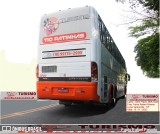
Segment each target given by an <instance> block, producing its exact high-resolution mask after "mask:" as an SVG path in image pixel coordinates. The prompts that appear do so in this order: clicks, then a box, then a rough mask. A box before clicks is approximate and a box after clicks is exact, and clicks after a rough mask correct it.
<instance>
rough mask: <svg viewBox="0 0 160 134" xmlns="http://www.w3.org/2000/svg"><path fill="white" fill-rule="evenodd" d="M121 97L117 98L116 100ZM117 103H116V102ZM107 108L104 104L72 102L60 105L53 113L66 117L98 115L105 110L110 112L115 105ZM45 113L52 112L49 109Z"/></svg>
mask: <svg viewBox="0 0 160 134" xmlns="http://www.w3.org/2000/svg"><path fill="white" fill-rule="evenodd" d="M120 99H122V98H119V99H118V100H117V102H118V101H119V100H120ZM116 104H117V103H116ZM116 104H115V106H114V107H111V108H108V107H107V106H106V105H97V104H73V105H71V106H68V107H66V106H63V105H60V107H59V108H58V109H56V111H54V114H55V115H58V116H63V117H64V116H66V117H88V116H94V115H100V114H104V113H107V112H111V111H112V109H114V108H115V107H116ZM47 114H53V113H52V112H51V111H50V113H47Z"/></svg>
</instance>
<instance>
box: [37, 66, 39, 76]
mask: <svg viewBox="0 0 160 134" xmlns="http://www.w3.org/2000/svg"><path fill="white" fill-rule="evenodd" d="M38 76H39V66H38V65H37V67H36V77H37V78H38Z"/></svg>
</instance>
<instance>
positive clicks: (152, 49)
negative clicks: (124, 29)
mask: <svg viewBox="0 0 160 134" xmlns="http://www.w3.org/2000/svg"><path fill="white" fill-rule="evenodd" d="M117 1H118V2H122V3H124V2H125V0H117ZM128 1H129V3H130V5H131V6H130V8H131V9H132V10H133V13H137V14H138V15H140V16H141V18H138V19H135V18H134V19H135V20H136V21H135V20H134V21H133V22H137V20H138V21H139V20H140V21H139V23H138V24H136V26H130V27H129V30H130V36H131V37H135V38H138V42H137V45H136V46H135V52H136V54H137V55H136V57H135V60H136V62H137V65H138V66H141V69H142V70H143V72H144V74H145V75H146V76H148V77H150V78H158V77H159V71H160V66H159V0H128ZM140 5H141V6H142V7H143V13H142V12H138V11H136V7H138V6H140Z"/></svg>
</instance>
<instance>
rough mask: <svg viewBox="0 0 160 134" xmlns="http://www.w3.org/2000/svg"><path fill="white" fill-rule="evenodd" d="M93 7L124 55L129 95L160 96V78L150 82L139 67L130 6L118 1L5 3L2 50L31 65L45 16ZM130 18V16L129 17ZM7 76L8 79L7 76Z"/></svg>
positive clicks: (0, 13) (2, 4) (1, 12)
mask: <svg viewBox="0 0 160 134" xmlns="http://www.w3.org/2000/svg"><path fill="white" fill-rule="evenodd" d="M86 5H89V6H93V7H94V8H95V9H96V10H97V11H98V13H99V15H100V16H101V18H102V20H103V22H104V23H105V25H106V27H107V29H108V30H109V32H110V34H111V35H112V38H113V39H114V41H115V43H116V44H117V46H118V48H119V50H120V52H121V53H122V55H123V57H124V59H125V61H126V65H127V70H128V73H129V74H130V75H131V81H130V82H129V83H128V93H160V90H159V87H158V85H159V82H160V81H159V79H149V78H147V77H145V76H144V75H143V72H142V71H141V69H140V67H138V66H137V65H136V62H135V55H136V54H135V53H134V52H133V51H134V46H135V45H136V42H137V40H136V39H134V38H131V37H128V33H129V31H128V26H127V25H119V24H123V23H125V22H126V18H124V14H126V13H125V12H124V10H125V11H127V10H129V9H128V5H127V4H121V3H116V2H115V0H23V1H22V0H4V1H1V2H0V16H1V21H0V35H1V38H0V41H1V43H0V50H4V51H5V54H6V59H7V60H8V61H9V62H12V63H25V64H26V63H30V62H31V61H32V59H34V58H36V59H37V51H38V49H37V47H38V40H39V26H40V19H41V16H42V15H44V14H48V13H53V12H56V11H58V10H64V9H67V8H75V7H83V6H86ZM128 16H129V14H128ZM4 77H5V76H4Z"/></svg>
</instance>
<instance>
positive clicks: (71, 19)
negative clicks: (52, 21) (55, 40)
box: [60, 14, 90, 23]
mask: <svg viewBox="0 0 160 134" xmlns="http://www.w3.org/2000/svg"><path fill="white" fill-rule="evenodd" d="M89 18H90V16H89V14H85V15H79V16H74V17H68V18H62V19H60V23H66V22H70V21H77V20H84V19H89Z"/></svg>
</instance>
